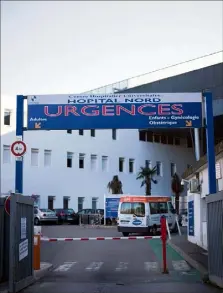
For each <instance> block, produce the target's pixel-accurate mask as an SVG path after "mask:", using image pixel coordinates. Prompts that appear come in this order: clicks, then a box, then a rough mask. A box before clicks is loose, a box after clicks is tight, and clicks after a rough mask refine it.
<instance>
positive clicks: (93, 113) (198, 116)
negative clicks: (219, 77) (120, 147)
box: [27, 93, 202, 130]
mask: <svg viewBox="0 0 223 293" xmlns="http://www.w3.org/2000/svg"><path fill="white" fill-rule="evenodd" d="M27 99H28V123H27V124H28V126H27V129H28V130H38V129H39V130H67V129H112V128H116V129H146V128H200V127H201V126H202V94H201V93H154V94H151V93H141V94H125V93H123V94H109V95H93V94H91V95H40V96H39V95H37V96H28V97H27Z"/></svg>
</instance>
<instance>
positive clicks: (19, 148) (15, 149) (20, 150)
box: [11, 140, 26, 157]
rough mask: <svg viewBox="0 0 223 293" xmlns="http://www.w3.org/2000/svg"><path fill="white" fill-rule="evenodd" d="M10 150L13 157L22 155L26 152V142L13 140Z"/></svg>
mask: <svg viewBox="0 0 223 293" xmlns="http://www.w3.org/2000/svg"><path fill="white" fill-rule="evenodd" d="M11 152H12V154H13V155H14V156H15V157H22V156H23V155H24V154H25V152H26V144H25V143H24V142H23V141H20V140H18V141H15V142H13V144H12V145H11Z"/></svg>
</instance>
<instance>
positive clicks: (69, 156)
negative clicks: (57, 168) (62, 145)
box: [67, 152, 73, 168]
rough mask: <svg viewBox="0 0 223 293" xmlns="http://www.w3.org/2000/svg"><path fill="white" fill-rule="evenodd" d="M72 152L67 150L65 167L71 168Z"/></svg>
mask: <svg viewBox="0 0 223 293" xmlns="http://www.w3.org/2000/svg"><path fill="white" fill-rule="evenodd" d="M72 162H73V153H71V152H67V168H72V165H73V164H72Z"/></svg>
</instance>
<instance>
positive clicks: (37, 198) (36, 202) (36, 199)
mask: <svg viewBox="0 0 223 293" xmlns="http://www.w3.org/2000/svg"><path fill="white" fill-rule="evenodd" d="M31 197H32V199H33V200H34V203H33V205H34V206H35V207H40V195H39V194H32V195H31Z"/></svg>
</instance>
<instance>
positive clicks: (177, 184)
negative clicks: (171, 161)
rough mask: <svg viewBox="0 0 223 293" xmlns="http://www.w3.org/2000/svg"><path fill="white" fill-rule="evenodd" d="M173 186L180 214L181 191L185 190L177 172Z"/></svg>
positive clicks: (173, 179) (173, 178) (176, 205)
mask: <svg viewBox="0 0 223 293" xmlns="http://www.w3.org/2000/svg"><path fill="white" fill-rule="evenodd" d="M171 188H172V191H173V193H174V195H175V209H176V213H177V215H179V199H180V194H181V192H183V191H184V186H183V185H181V180H180V177H179V175H178V174H177V173H174V175H173V177H172V181H171Z"/></svg>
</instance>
